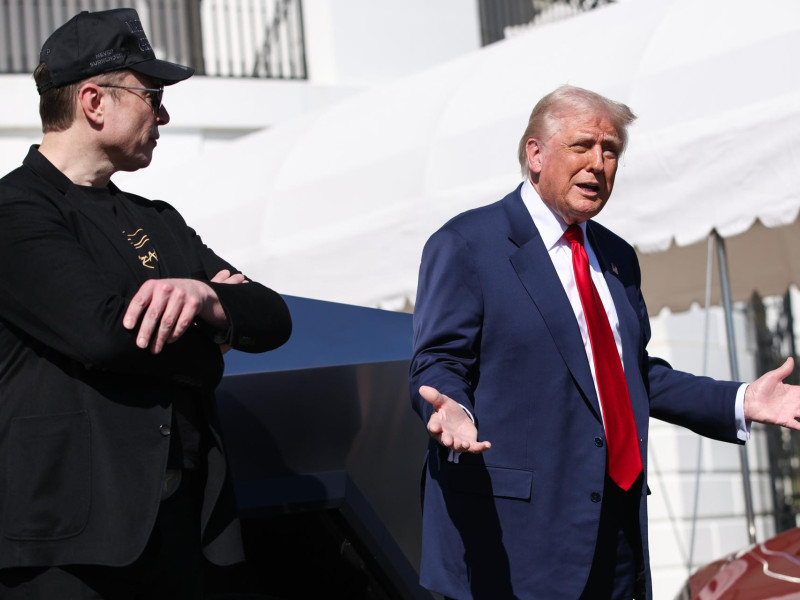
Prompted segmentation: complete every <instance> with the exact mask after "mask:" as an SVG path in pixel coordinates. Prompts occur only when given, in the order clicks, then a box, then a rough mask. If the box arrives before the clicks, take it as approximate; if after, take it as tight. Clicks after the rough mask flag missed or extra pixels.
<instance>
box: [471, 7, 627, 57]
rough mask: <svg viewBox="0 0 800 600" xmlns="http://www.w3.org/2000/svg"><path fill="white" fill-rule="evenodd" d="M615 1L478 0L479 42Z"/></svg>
mask: <svg viewBox="0 0 800 600" xmlns="http://www.w3.org/2000/svg"><path fill="white" fill-rule="evenodd" d="M614 1H615V0H479V9H480V19H481V42H482V44H483V45H484V46H486V45H488V44H491V43H493V42H497V41H499V40H502V39H505V38H507V37H509V36H510V35H513V34H515V33H518V32H519V31H521V30H525V29H528V28H529V27H533V26H535V25H539V24H542V23H550V22H553V21H558V20H561V19H565V18H567V17H571V16H573V15H577V14H579V13H582V12H586V11H587V10H592V9H594V8H598V7H600V6H603V5H606V4H611V3H613V2H614Z"/></svg>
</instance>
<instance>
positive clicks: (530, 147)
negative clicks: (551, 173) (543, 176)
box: [525, 138, 542, 175]
mask: <svg viewBox="0 0 800 600" xmlns="http://www.w3.org/2000/svg"><path fill="white" fill-rule="evenodd" d="M525 154H526V156H527V157H528V170H529V171H530V172H531V173H535V174H537V175H538V174H539V173H541V172H542V144H541V142H539V140H537V139H536V138H528V141H527V142H526V143H525Z"/></svg>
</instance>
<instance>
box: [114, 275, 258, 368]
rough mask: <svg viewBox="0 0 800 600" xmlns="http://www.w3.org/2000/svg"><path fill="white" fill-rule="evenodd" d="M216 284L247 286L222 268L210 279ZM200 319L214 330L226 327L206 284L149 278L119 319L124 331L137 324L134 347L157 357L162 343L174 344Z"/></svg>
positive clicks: (186, 280) (239, 277)
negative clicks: (148, 349) (145, 350)
mask: <svg viewBox="0 0 800 600" xmlns="http://www.w3.org/2000/svg"><path fill="white" fill-rule="evenodd" d="M211 281H213V282H216V283H227V284H240V283H247V280H246V279H245V278H244V275H242V274H241V273H236V274H234V275H231V273H230V271H229V270H228V269H223V270H222V271H220V272H219V273H217V274H216V275H214V277H213V278H212V279H211ZM198 318H199V319H201V320H203V321H205V322H206V323H208V324H209V325H211V326H212V327H215V328H217V329H221V330H224V329H226V328H227V327H228V325H229V322H228V316H227V315H226V314H225V311H224V310H223V308H222V304H221V303H220V301H219V297H218V296H217V294H216V292H215V291H214V290H213V288H211V286H209V285H208V284H206V283H204V282H202V281H198V280H196V279H149V280H148V281H146V282H145V283H143V284H142V286H141V287H140V288H139V290H138V291H137V292H136V294H135V295H134V296H133V298H132V299H131V302H130V304H129V305H128V309H127V311H125V315H124V316H123V318H122V325H123V327H125V329H128V330H129V331H132V330H134V329H135V328H136V324H137V323H139V320H140V319H141V323H140V325H139V330H138V332H137V335H136V345H137V346H138V347H139V348H142V349H145V348H147V347H149V348H150V351H151V352H152V353H153V354H158V353H159V352H161V350H162V349H163V348H164V345H165V344H170V343H172V342H175V341H177V340H178V339H179V338H180V337H181V336H182V335H183V334H184V333H185V332H186V331H187V330H188V329H189V327H191V326H192V324H193V323H194V322H195V320H196V319H198Z"/></svg>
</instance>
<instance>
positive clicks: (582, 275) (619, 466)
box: [564, 225, 642, 490]
mask: <svg viewBox="0 0 800 600" xmlns="http://www.w3.org/2000/svg"><path fill="white" fill-rule="evenodd" d="M564 237H565V238H566V239H567V240H568V241H569V243H570V245H571V246H572V269H573V270H574V271H575V282H576V283H577V285H578V294H579V295H580V297H581V306H583V314H584V315H585V316H586V325H587V326H588V328H589V340H590V341H591V344H592V355H593V357H594V374H595V378H596V379H597V389H598V391H599V393H600V405H601V407H602V411H603V423H604V425H605V428H606V445H607V446H608V475H609V477H611V479H612V480H613V481H614V482H615V483H616V484H617V485H618V486H619V487H621V488H622V489H623V490H628V489H629V488H630V487H631V486H632V485H633V482H634V481H636V478H637V477H638V476H639V473H641V472H642V457H641V454H640V452H639V442H638V435H637V434H636V422H635V421H634V420H633V408H632V407H631V399H630V396H629V395H628V384H627V383H626V382H625V373H624V371H623V370H622V362H621V361H620V359H619V352H618V351H617V344H616V342H615V341H614V335H613V334H612V333H611V326H610V325H609V323H608V315H606V310H605V308H604V307H603V302H602V301H601V300H600V295H599V294H598V293H597V288H596V287H595V286H594V282H592V276H591V275H590V273H589V258H588V257H587V256H586V250H585V249H584V247H583V231H582V230H581V228H580V227H579V226H578V225H570V226H569V227H567V230H566V231H565V232H564Z"/></svg>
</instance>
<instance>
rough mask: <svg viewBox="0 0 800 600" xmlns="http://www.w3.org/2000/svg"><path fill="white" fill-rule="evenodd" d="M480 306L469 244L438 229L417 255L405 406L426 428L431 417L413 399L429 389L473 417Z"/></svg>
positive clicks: (423, 404) (423, 405)
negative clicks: (419, 258) (423, 388)
mask: <svg viewBox="0 0 800 600" xmlns="http://www.w3.org/2000/svg"><path fill="white" fill-rule="evenodd" d="M482 323H483V301H482V295H481V287H480V280H479V278H478V275H477V271H476V268H475V264H474V258H473V256H472V254H471V252H470V247H469V244H468V243H467V242H466V240H464V238H463V237H462V236H461V235H459V233H458V232H456V231H453V230H450V229H447V228H445V229H441V230H439V231H438V232H437V233H435V234H434V235H433V236H432V237H431V238H430V240H428V243H427V244H426V245H425V249H424V250H423V253H422V262H421V265H420V270H419V284H418V288H417V301H416V305H415V307H414V354H413V357H412V359H411V367H410V388H411V401H412V405H413V407H414V410H416V412H417V413H418V414H419V415H420V417H421V418H422V420H423V421H424V422H425V423H427V422H428V420H429V419H430V417H431V414H432V412H433V409H432V407H431V406H430V404H428V403H427V402H425V401H424V400H423V399H422V398H421V397H420V395H419V388H420V386H422V385H429V386H432V387H434V388H436V389H437V390H439V391H440V392H441V393H443V394H445V395H447V396H449V397H450V398H452V399H453V400H455V401H456V402H459V403H461V404H462V405H464V406H466V407H467V408H468V409H469V410H470V411H471V412H473V414H474V412H475V411H474V396H473V389H474V386H475V384H476V383H477V370H478V362H479V358H480V356H479V353H480V350H479V349H480V336H481V328H482Z"/></svg>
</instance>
